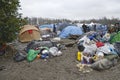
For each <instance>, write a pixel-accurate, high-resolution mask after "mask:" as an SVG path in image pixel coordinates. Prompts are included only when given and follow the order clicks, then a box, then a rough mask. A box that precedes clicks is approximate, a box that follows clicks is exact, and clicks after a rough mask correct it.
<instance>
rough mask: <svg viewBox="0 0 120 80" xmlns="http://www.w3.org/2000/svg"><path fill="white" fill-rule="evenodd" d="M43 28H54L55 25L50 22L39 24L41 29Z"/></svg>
mask: <svg viewBox="0 0 120 80" xmlns="http://www.w3.org/2000/svg"><path fill="white" fill-rule="evenodd" d="M43 28H50V29H52V28H53V26H52V25H50V24H44V25H41V26H39V29H43Z"/></svg>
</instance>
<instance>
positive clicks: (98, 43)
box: [96, 42, 104, 47]
mask: <svg viewBox="0 0 120 80" xmlns="http://www.w3.org/2000/svg"><path fill="white" fill-rule="evenodd" d="M96 46H97V47H102V46H104V43H102V42H96Z"/></svg>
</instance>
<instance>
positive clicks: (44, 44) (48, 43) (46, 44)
mask: <svg viewBox="0 0 120 80" xmlns="http://www.w3.org/2000/svg"><path fill="white" fill-rule="evenodd" d="M53 46H57V45H56V43H54V42H52V41H31V42H30V43H28V45H27V47H26V48H25V51H26V52H27V53H28V51H29V49H34V50H35V49H36V48H38V47H48V48H50V47H53Z"/></svg>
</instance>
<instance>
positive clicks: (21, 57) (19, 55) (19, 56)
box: [13, 50, 27, 62]
mask: <svg viewBox="0 0 120 80" xmlns="http://www.w3.org/2000/svg"><path fill="white" fill-rule="evenodd" d="M26 57H27V53H26V52H25V51H21V50H18V51H17V52H16V54H15V55H14V56H13V59H14V61H16V62H20V61H23V60H25V59H26Z"/></svg>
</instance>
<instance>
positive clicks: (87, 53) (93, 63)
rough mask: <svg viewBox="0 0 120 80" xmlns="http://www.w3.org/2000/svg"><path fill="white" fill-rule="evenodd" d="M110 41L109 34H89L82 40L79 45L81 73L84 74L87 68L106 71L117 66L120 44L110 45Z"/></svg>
mask: <svg viewBox="0 0 120 80" xmlns="http://www.w3.org/2000/svg"><path fill="white" fill-rule="evenodd" d="M109 41H110V34H109V33H105V34H104V35H100V34H98V33H97V32H88V33H87V34H86V35H84V36H83V37H82V38H80V39H79V41H78V43H77V47H78V53H77V60H78V61H79V64H77V67H78V68H79V71H83V72H84V68H85V67H86V66H87V67H90V68H91V69H94V70H105V69H109V68H111V67H112V66H114V65H115V64H117V62H118V59H119V56H120V50H119V49H120V47H119V46H120V42H115V43H113V44H110V42H109ZM89 71H91V70H89ZM89 71H86V72H89Z"/></svg>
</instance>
